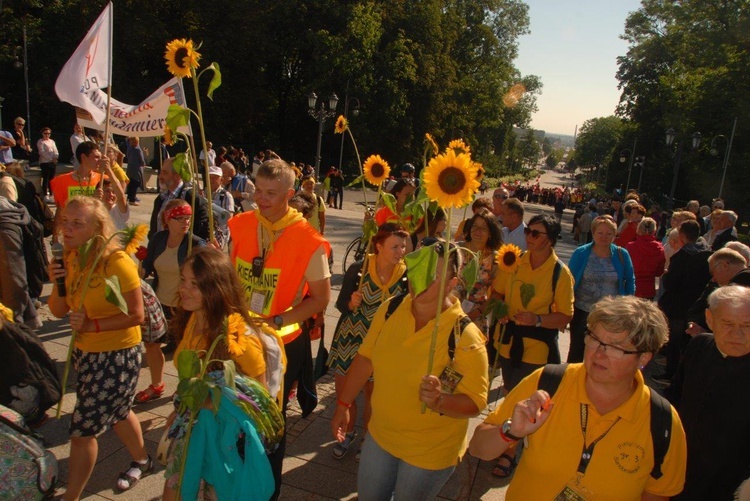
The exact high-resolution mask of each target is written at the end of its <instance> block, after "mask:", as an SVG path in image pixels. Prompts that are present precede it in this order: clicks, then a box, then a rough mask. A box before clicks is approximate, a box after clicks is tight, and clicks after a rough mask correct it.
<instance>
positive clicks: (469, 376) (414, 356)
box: [359, 296, 487, 470]
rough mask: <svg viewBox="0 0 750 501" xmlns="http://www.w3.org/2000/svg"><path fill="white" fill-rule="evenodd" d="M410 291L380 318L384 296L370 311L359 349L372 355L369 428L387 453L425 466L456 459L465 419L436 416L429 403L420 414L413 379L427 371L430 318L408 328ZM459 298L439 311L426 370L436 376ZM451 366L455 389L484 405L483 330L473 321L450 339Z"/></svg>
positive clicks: (444, 357) (456, 315) (433, 467)
mask: <svg viewBox="0 0 750 501" xmlns="http://www.w3.org/2000/svg"><path fill="white" fill-rule="evenodd" d="M411 304H412V301H411V296H406V297H405V298H404V300H403V303H402V304H401V306H400V307H399V308H398V309H396V311H394V312H393V314H392V315H391V316H390V318H388V320H387V321H385V312H386V310H387V308H388V302H387V301H386V302H385V303H383V305H381V307H380V308H379V309H378V311H377V313H375V317H374V318H373V320H372V324H371V326H370V330H369V331H368V333H367V336H366V337H365V340H364V342H363V343H362V345H361V346H360V348H359V354H360V355H363V356H365V357H367V358H369V359H370V360H372V365H373V374H374V377H375V381H377V382H376V384H375V390H374V392H373V395H372V417H371V418H370V424H369V433H370V434H372V437H373V438H374V439H375V441H376V442H377V443H378V445H379V446H380V447H382V448H383V449H385V450H386V451H388V453H390V454H392V455H394V456H396V457H397V458H399V459H402V460H404V461H406V462H407V463H409V464H410V465H413V466H416V467H418V468H424V469H427V470H440V469H443V468H448V467H449V466H453V465H456V464H457V463H458V461H459V460H460V458H461V456H462V455H463V453H464V452H465V451H466V430H467V427H468V424H469V420H468V419H456V418H451V417H448V416H441V415H440V414H438V413H437V412H433V411H431V410H429V409H427V411H426V412H425V413H424V414H422V413H421V409H422V402H421V400H419V385H420V384H421V382H422V377H424V376H425V374H427V360H428V357H429V350H430V342H431V340H432V330H433V327H434V320H433V321H431V322H429V323H428V324H427V325H426V326H424V327H422V328H421V329H420V330H419V331H417V332H414V329H415V325H414V317H413V316H412V313H411ZM460 316H463V311H462V310H461V304H460V302H459V301H458V300H457V299H455V298H454V299H453V306H451V307H450V308H448V309H447V310H446V311H444V312H443V313H442V314H441V315H440V326H439V330H438V335H437V344H436V346H437V349H436V350H435V359H434V364H433V371H432V374H434V375H436V376H439V375H440V374H441V373H442V372H443V369H444V368H445V367H446V366H447V365H448V363H449V360H450V358H449V356H448V336H449V334H450V333H451V332H452V331H453V330H454V327H455V326H456V323H457V321H458V318H459V317H460ZM453 368H454V369H455V370H456V371H457V372H458V373H460V374H462V375H463V379H461V381H460V382H459V384H458V386H457V387H456V390H455V393H457V394H458V393H462V394H464V395H467V396H469V398H471V400H472V401H473V402H474V403H475V404H476V405H477V407H478V408H479V410H480V411H481V410H482V409H484V408H485V406H486V405H487V351H486V349H485V346H484V336H482V333H481V332H480V331H479V329H478V328H477V327H476V325H474V324H473V323H472V324H470V325H469V326H468V327H467V328H466V329H465V330H464V332H463V334H461V335H460V339H459V338H457V339H456V352H455V361H454V364H453Z"/></svg>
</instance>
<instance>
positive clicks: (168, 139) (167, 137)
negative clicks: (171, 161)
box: [164, 125, 174, 146]
mask: <svg viewBox="0 0 750 501" xmlns="http://www.w3.org/2000/svg"><path fill="white" fill-rule="evenodd" d="M164 144H166V145H167V146H172V145H174V134H173V133H172V129H170V128H169V125H165V126H164Z"/></svg>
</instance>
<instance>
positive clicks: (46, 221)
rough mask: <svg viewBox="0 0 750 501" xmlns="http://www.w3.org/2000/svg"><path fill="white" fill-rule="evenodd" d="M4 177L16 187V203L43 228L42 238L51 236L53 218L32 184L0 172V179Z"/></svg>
mask: <svg viewBox="0 0 750 501" xmlns="http://www.w3.org/2000/svg"><path fill="white" fill-rule="evenodd" d="M5 176H9V177H10V178H11V179H12V180H13V183H14V184H15V185H16V191H17V192H18V203H19V204H21V205H23V206H24V207H26V210H28V211H29V215H30V216H31V217H32V218H33V219H35V220H37V221H38V222H39V223H40V224H41V225H42V226H43V227H44V236H45V237H48V236H50V235H52V231H53V230H54V222H55V217H54V215H53V214H52V211H51V210H50V208H49V207H48V206H47V204H46V203H45V202H44V199H42V197H40V196H39V194H38V193H37V191H36V186H34V183H32V182H31V181H27V180H25V179H21V178H20V177H17V176H14V175H13V174H10V173H8V172H0V178H2V177H5Z"/></svg>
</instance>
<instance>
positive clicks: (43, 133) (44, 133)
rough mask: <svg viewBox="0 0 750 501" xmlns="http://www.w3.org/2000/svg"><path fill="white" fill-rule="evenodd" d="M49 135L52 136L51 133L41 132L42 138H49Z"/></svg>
mask: <svg viewBox="0 0 750 501" xmlns="http://www.w3.org/2000/svg"><path fill="white" fill-rule="evenodd" d="M50 134H52V133H51V132H42V135H43V136H49V135H50Z"/></svg>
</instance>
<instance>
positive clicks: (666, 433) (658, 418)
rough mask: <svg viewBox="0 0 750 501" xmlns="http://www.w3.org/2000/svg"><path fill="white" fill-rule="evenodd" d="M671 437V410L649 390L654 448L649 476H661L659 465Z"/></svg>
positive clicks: (663, 399)
mask: <svg viewBox="0 0 750 501" xmlns="http://www.w3.org/2000/svg"><path fill="white" fill-rule="evenodd" d="M671 435H672V408H671V406H670V405H669V401H667V399H666V398H664V397H662V396H661V395H659V394H658V393H657V392H656V391H654V390H653V389H651V441H652V445H653V447H654V467H653V468H652V469H651V476H652V477H653V478H654V479H657V480H658V479H659V478H661V476H662V475H663V473H662V471H661V465H662V464H663V463H664V456H666V455H667V451H668V450H669V442H670V440H671Z"/></svg>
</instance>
